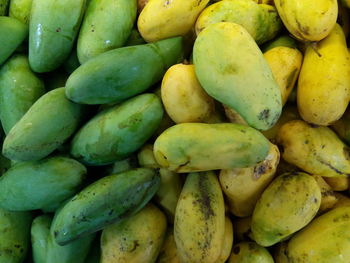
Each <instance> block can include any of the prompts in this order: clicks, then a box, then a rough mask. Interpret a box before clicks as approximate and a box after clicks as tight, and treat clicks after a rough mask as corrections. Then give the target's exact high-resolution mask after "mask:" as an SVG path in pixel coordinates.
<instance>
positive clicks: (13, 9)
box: [9, 0, 33, 25]
mask: <svg viewBox="0 0 350 263" xmlns="http://www.w3.org/2000/svg"><path fill="white" fill-rule="evenodd" d="M32 2H33V0H11V2H10V8H9V16H10V17H13V18H16V19H18V20H19V21H21V22H22V23H23V24H26V25H29V18H30V11H31V9H32Z"/></svg>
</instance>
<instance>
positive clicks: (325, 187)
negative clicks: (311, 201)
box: [312, 175, 342, 213]
mask: <svg viewBox="0 0 350 263" xmlns="http://www.w3.org/2000/svg"><path fill="white" fill-rule="evenodd" d="M312 177H313V178H315V180H316V182H317V184H318V186H319V187H320V190H321V195H322V198H321V206H320V209H319V213H323V212H325V211H328V210H329V209H331V208H333V207H334V205H335V204H336V203H337V201H338V199H337V197H336V196H335V193H334V192H333V190H332V188H331V187H330V186H329V184H327V182H326V181H325V179H327V178H322V176H319V175H313V176H312ZM337 178H342V177H337Z"/></svg>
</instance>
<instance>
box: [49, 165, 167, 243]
mask: <svg viewBox="0 0 350 263" xmlns="http://www.w3.org/2000/svg"><path fill="white" fill-rule="evenodd" d="M159 184H160V178H159V175H158V174H157V173H156V172H155V171H154V170H152V169H149V168H138V169H133V170H129V171H126V172H123V173H119V174H114V175H110V176H106V177H103V178H102V179H99V180H97V181H95V182H94V183H92V184H90V185H89V186H87V187H86V188H85V189H83V190H82V191H81V192H80V193H78V194H76V195H75V196H74V197H73V198H72V199H71V200H70V201H68V202H67V203H66V204H65V205H64V206H63V207H62V208H61V209H60V210H59V211H58V212H56V214H55V217H54V221H53V223H52V226H51V232H52V233H54V236H55V240H56V242H57V243H58V244H59V245H65V244H68V243H69V242H71V241H73V240H75V239H77V238H80V237H84V236H86V235H88V234H91V233H94V232H97V231H98V230H100V229H102V228H104V227H105V226H106V225H109V224H111V223H114V222H119V221H121V220H123V219H125V218H128V217H129V216H131V215H133V214H135V213H137V212H138V211H140V210H141V209H142V208H143V207H144V206H145V205H146V204H147V203H148V201H149V200H150V199H151V198H152V197H153V195H154V194H155V193H156V192H157V190H158V187H159Z"/></svg>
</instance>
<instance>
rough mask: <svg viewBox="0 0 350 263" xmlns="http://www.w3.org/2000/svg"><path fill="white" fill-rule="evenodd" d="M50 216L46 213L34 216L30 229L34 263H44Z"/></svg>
mask: <svg viewBox="0 0 350 263" xmlns="http://www.w3.org/2000/svg"><path fill="white" fill-rule="evenodd" d="M51 222H52V216H51V215H48V214H44V215H40V216H37V217H36V218H34V220H33V222H32V227H31V229H30V233H31V241H32V254H33V260H34V263H46V253H47V241H48V237H49V235H50V226H51Z"/></svg>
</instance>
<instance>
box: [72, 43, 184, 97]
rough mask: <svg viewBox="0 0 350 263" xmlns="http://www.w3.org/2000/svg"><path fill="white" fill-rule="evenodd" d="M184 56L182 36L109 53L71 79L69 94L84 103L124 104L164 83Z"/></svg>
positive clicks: (99, 57)
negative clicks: (170, 68)
mask: <svg viewBox="0 0 350 263" xmlns="http://www.w3.org/2000/svg"><path fill="white" fill-rule="evenodd" d="M181 55H182V38H181V37H175V38H170V39H166V40H162V41H159V42H155V43H151V44H145V45H137V46H131V47H123V48H117V49H114V50H110V51H107V52H105V53H103V54H100V55H99V56H96V57H94V58H92V59H90V60H89V61H87V62H86V63H84V64H83V65H81V66H80V67H79V68H77V69H76V70H75V71H74V72H73V73H72V74H71V75H70V76H69V78H68V80H67V83H66V95H67V97H68V98H69V99H70V100H72V101H74V102H77V103H84V104H106V103H117V102H121V101H123V100H125V99H127V98H130V97H132V96H135V95H137V94H139V93H141V92H143V91H145V90H146V89H148V88H149V87H150V86H151V85H153V84H155V83H156V82H158V81H159V80H161V78H162V77H163V75H164V73H165V71H166V70H167V69H168V68H169V67H170V66H171V65H173V64H176V63H177V60H178V59H180V57H181ZM96 69H98V70H96Z"/></svg>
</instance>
